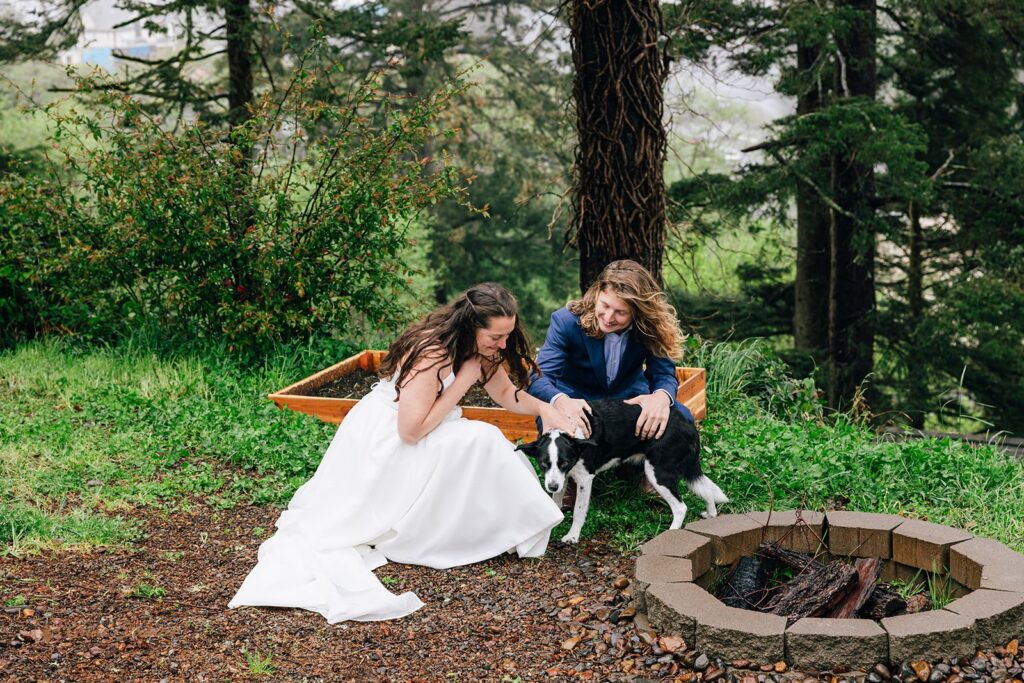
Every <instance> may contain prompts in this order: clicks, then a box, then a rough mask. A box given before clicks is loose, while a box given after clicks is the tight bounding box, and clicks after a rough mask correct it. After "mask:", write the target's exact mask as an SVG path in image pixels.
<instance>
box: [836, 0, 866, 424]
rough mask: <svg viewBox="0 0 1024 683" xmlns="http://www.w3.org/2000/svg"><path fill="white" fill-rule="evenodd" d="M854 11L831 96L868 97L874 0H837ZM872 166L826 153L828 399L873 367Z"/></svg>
mask: <svg viewBox="0 0 1024 683" xmlns="http://www.w3.org/2000/svg"><path fill="white" fill-rule="evenodd" d="M836 8H837V9H839V10H849V11H852V12H854V13H855V15H854V16H855V19H853V20H852V21H851V26H849V27H848V28H847V29H846V30H843V31H840V32H838V35H837V40H836V42H837V51H838V55H837V61H836V79H835V91H836V95H837V97H840V98H851V97H866V98H871V99H874V97H875V94H876V88H877V79H876V72H875V12H876V6H875V0H836ZM873 194H874V171H873V169H872V168H871V166H870V165H867V164H864V163H861V162H860V161H859V160H858V158H857V155H856V151H855V150H849V151H847V152H845V153H843V154H834V155H833V157H832V196H833V198H834V200H835V202H836V204H838V205H839V206H840V207H842V208H843V209H844V211H842V212H839V211H833V212H832V278H831V285H830V287H829V305H830V314H829V348H828V351H829V353H828V356H829V357H828V360H829V363H828V364H829V405H830V406H831V407H833V408H837V409H842V408H847V407H849V406H850V405H851V404H852V403H853V400H854V397H855V395H856V393H857V389H858V388H859V387H860V386H861V385H862V384H863V382H864V379H865V378H866V377H867V376H868V375H869V374H871V371H872V369H873V367H874V359H873V357H872V355H873V353H874V340H875V337H874V312H875V286H874V270H875V234H874V232H873V229H872V228H871V225H872V221H871V218H872V208H871V202H870V200H871V197H872V195H873Z"/></svg>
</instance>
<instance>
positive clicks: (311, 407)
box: [268, 351, 707, 441]
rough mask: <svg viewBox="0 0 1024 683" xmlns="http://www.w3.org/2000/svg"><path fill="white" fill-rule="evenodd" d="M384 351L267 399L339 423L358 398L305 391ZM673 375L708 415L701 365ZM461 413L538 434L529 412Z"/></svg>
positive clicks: (469, 409)
mask: <svg viewBox="0 0 1024 683" xmlns="http://www.w3.org/2000/svg"><path fill="white" fill-rule="evenodd" d="M385 353H386V352H385V351H362V352H360V353H357V354H356V355H354V356H352V357H350V358H346V359H345V360H343V361H341V362H340V363H335V364H334V365H332V366H331V367H329V368H327V369H325V370H321V371H320V372H317V373H315V374H313V375H310V376H309V377H307V378H306V379H303V380H300V381H298V382H296V383H295V384H292V385H290V386H287V387H285V388H284V389H281V390H280V391H278V392H275V393H273V394H270V395H269V396H268V398H269V399H270V400H271V401H273V402H274V403H276V404H277V407H278V408H290V409H291V410H297V411H298V412H300V413H307V414H309V415H316V416H317V417H319V418H320V419H321V420H324V421H325V422H334V423H337V422H341V421H342V419H344V417H345V415H346V414H348V411H350V410H352V406H354V405H355V404H356V402H357V399H354V398H322V397H319V396H306V395H304V394H307V393H309V392H311V391H312V390H314V389H316V388H318V387H321V386H323V385H325V384H329V383H331V382H333V381H334V380H335V379H337V378H338V377H341V376H342V375H347V374H349V373H351V372H354V371H355V370H356V369H360V370H364V371H367V372H376V371H377V367H378V366H379V365H380V359H381V357H382V356H383V355H384V354H385ZM676 377H677V378H678V379H679V391H678V392H677V393H676V400H678V401H682V403H683V404H684V405H685V406H686V407H687V408H689V409H690V412H691V413H693V416H694V417H695V418H697V419H698V420H703V419H704V417H705V415H706V414H707V404H706V401H705V396H704V387H705V375H704V368H676ZM462 415H463V417H465V418H468V419H470V420H482V421H484V422H488V423H490V424H492V425H494V426H496V427H498V428H499V429H501V431H502V433H503V434H504V435H505V436H506V437H507V438H508V439H509V441H516V440H518V439H523V440H525V441H532V440H533V439H534V438H536V436H537V423H536V422H535V420H534V418H533V417H532V416H530V415H516V414H515V413H510V412H508V411H507V410H505V409H504V408H478V407H473V406H462Z"/></svg>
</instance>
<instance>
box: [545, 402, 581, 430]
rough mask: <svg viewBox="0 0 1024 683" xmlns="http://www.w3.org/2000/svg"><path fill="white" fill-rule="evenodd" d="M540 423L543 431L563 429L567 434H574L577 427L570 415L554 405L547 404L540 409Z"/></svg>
mask: <svg viewBox="0 0 1024 683" xmlns="http://www.w3.org/2000/svg"><path fill="white" fill-rule="evenodd" d="M540 423H541V431H542V432H550V431H551V430H552V429H561V430H562V431H563V432H565V433H566V434H574V433H575V432H576V427H575V426H574V425H573V422H572V421H571V420H570V419H569V416H568V415H566V414H565V413H563V412H561V411H560V410H558V409H557V408H555V407H554V406H550V405H545V406H544V407H542V408H541V411H540Z"/></svg>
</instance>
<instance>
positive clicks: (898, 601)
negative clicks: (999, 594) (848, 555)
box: [715, 543, 942, 621]
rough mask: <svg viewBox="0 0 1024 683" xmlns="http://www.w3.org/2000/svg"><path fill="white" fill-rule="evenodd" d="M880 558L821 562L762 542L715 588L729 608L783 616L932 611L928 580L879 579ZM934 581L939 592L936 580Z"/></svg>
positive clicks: (869, 615)
mask: <svg viewBox="0 0 1024 683" xmlns="http://www.w3.org/2000/svg"><path fill="white" fill-rule="evenodd" d="M882 562H883V561H882V560H881V559H879V558H858V559H857V560H856V561H854V562H853V563H850V562H846V561H843V560H838V559H834V560H832V561H830V562H828V563H827V564H823V563H820V562H818V561H816V560H815V559H814V558H813V557H812V556H810V555H807V554H804V553H798V552H794V551H791V550H787V549H785V548H781V547H779V546H776V545H775V544H771V543H762V544H761V545H760V547H759V548H758V552H757V553H755V554H754V555H749V556H746V557H741V558H740V559H739V560H737V561H736V562H735V563H734V564H733V566H732V568H731V569H730V571H729V572H728V574H726V576H725V577H724V580H723V581H722V582H721V584H720V586H719V587H718V589H717V590H716V591H715V595H716V597H718V598H719V599H720V600H721V601H722V602H723V603H725V604H726V605H728V606H730V607H738V608H741V609H749V610H753V611H757V612H764V613H768V614H777V615H779V616H784V617H786V618H787V619H789V620H790V621H795V620H796V619H800V618H802V617H808V616H810V617H823V618H839V619H844V618H861V619H882V618H884V617H890V616H897V615H900V614H909V613H913V612H923V611H927V610H931V609H932V604H931V601H930V599H929V597H928V595H927V593H926V592H925V590H926V587H927V586H928V578H927V577H922V578H920V579H915V580H913V581H910V582H891V583H879V582H878V581H877V578H878V574H879V572H880V571H881V567H882ZM933 580H934V581H937V582H938V584H940V585H938V586H937V590H938V592H941V589H942V586H941V584H942V579H941V578H939V579H933Z"/></svg>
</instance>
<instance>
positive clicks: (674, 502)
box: [644, 462, 686, 529]
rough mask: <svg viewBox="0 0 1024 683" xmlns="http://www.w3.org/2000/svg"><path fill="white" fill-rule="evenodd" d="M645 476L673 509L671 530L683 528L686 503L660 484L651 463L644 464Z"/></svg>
mask: <svg viewBox="0 0 1024 683" xmlns="http://www.w3.org/2000/svg"><path fill="white" fill-rule="evenodd" d="M644 474H646V475H647V481H649V482H651V486H653V487H654V490H655V491H657V492H658V494H659V495H660V496H661V497H662V498H664V499H665V502H666V503H668V506H669V508H671V509H672V524H671V525H670V526H669V529H679V528H681V527H682V526H683V520H684V519H685V518H686V503H684V502H683V501H682V500H680V499H679V494H678V493H676V492H675V491H670V490H669V489H668V487H667V486H662V485H661V484H659V483H658V480H657V478H656V477H655V476H654V466H653V465H651V463H649V462H644Z"/></svg>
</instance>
